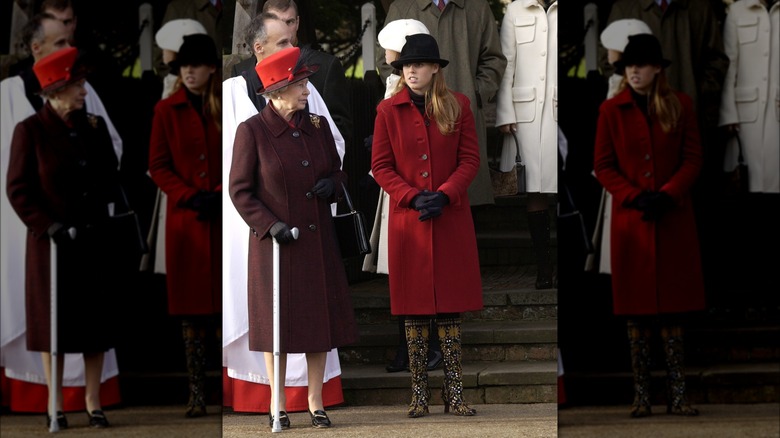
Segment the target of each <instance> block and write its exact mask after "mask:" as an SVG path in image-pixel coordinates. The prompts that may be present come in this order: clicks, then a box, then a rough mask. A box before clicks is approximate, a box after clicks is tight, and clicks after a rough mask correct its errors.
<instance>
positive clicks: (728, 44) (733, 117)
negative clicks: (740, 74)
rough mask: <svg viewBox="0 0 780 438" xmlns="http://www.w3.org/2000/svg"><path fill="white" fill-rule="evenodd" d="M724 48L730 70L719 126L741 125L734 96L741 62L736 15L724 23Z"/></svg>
mask: <svg viewBox="0 0 780 438" xmlns="http://www.w3.org/2000/svg"><path fill="white" fill-rule="evenodd" d="M723 47H724V50H725V52H726V56H728V57H729V68H728V70H727V72H726V79H725V80H724V81H723V92H722V93H721V99H720V114H719V116H718V119H719V120H718V126H725V125H734V124H737V123H739V115H738V113H737V103H736V97H735V94H734V91H735V88H736V86H737V63H738V62H739V41H738V39H737V21H736V18H735V17H734V14H727V15H726V19H725V22H724V23H723Z"/></svg>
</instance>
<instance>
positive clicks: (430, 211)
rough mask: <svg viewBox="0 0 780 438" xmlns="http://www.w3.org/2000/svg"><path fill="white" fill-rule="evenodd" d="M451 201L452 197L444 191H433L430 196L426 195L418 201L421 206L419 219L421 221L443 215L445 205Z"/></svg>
mask: <svg viewBox="0 0 780 438" xmlns="http://www.w3.org/2000/svg"><path fill="white" fill-rule="evenodd" d="M449 203H450V198H449V197H448V196H447V195H445V194H444V192H436V193H431V194H430V196H426V197H425V198H423V199H422V201H420V202H418V207H420V209H419V211H420V217H418V218H417V219H418V220H419V221H420V222H423V221H426V220H428V219H431V218H434V217H437V216H441V214H442V212H443V211H444V206H445V205H447V204H449Z"/></svg>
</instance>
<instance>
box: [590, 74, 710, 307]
mask: <svg viewBox="0 0 780 438" xmlns="http://www.w3.org/2000/svg"><path fill="white" fill-rule="evenodd" d="M677 97H678V98H679V100H680V102H681V103H682V108H683V111H682V116H681V120H680V122H679V124H678V127H677V128H676V129H674V130H672V131H671V132H670V133H668V134H666V133H664V132H663V131H662V130H661V126H660V124H659V123H658V122H657V120H656V119H655V118H653V120H652V122H651V125H650V126H648V123H647V122H646V119H645V116H644V114H643V113H642V111H641V110H640V109H639V107H638V106H637V105H636V103H635V102H634V100H633V98H632V96H631V92H630V90H629V89H626V90H623V91H622V92H621V93H620V94H618V95H617V96H615V97H613V98H612V99H608V100H606V101H604V102H603V103H602V104H601V108H600V114H599V119H598V127H597V131H596V144H595V153H594V154H595V156H594V161H595V163H594V169H595V172H596V177H597V178H598V180H599V182H600V183H601V184H602V185H603V186H604V187H605V188H606V190H607V191H609V192H610V193H611V194H612V196H613V202H612V229H611V230H610V232H611V237H610V242H611V247H610V248H611V251H612V257H611V259H612V294H613V300H614V303H613V304H614V312H615V314H618V315H623V314H629V315H641V314H659V313H671V312H685V311H694V310H702V309H704V283H703V278H702V272H701V259H700V254H699V240H698V237H697V232H696V224H695V221H694V212H693V206H692V205H691V186H692V185H693V183H694V181H696V178H697V177H698V175H699V172H700V170H701V166H702V157H701V144H700V143H699V130H698V127H697V122H696V115H695V113H694V110H693V103H692V101H691V99H690V97H688V96H687V95H686V94H683V93H677ZM643 191H663V192H665V193H667V194H669V195H670V196H671V197H672V199H673V200H674V207H673V209H672V210H671V211H669V212H667V213H666V214H664V215H663V216H662V217H661V219H660V220H659V221H658V222H652V221H651V222H648V221H643V220H642V219H641V216H642V212H641V211H639V210H636V209H633V208H628V207H626V204H627V203H628V202H630V201H632V200H633V199H634V198H635V197H636V196H637V195H639V194H640V193H642V192H643Z"/></svg>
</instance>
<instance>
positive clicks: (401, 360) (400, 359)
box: [385, 351, 409, 373]
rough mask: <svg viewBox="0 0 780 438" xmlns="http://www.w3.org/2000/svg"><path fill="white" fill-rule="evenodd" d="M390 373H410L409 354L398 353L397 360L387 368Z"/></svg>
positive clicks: (404, 352)
mask: <svg viewBox="0 0 780 438" xmlns="http://www.w3.org/2000/svg"><path fill="white" fill-rule="evenodd" d="M385 369H386V370H387V372H388V373H397V372H400V371H409V353H407V352H406V351H403V352H401V351H398V352H397V353H396V354H395V359H393V361H392V362H391V363H390V364H389V365H388V366H386V367H385Z"/></svg>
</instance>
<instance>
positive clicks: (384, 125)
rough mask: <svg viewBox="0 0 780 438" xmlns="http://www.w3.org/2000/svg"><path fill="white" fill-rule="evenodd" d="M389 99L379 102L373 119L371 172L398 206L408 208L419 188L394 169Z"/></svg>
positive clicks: (394, 158)
mask: <svg viewBox="0 0 780 438" xmlns="http://www.w3.org/2000/svg"><path fill="white" fill-rule="evenodd" d="M390 100H392V99H389V100H384V101H382V102H380V104H379V107H378V108H377V112H376V119H375V121H374V140H373V143H372V145H371V172H372V173H373V174H374V179H375V180H376V182H377V183H378V184H379V185H380V186H381V187H382V189H384V191H386V192H387V193H388V194H389V195H390V197H391V198H392V199H394V200H395V201H396V205H397V206H398V207H399V208H410V205H409V203H410V202H411V201H412V198H414V197H415V196H416V195H417V193H419V190H417V189H416V188H414V187H412V186H411V185H409V183H407V182H406V181H405V180H404V179H403V178H402V177H401V175H400V174H399V173H398V172H397V171H396V157H395V153H394V151H393V146H392V145H391V144H390V122H391V120H390V118H391V117H392V115H391V114H390V113H391V111H392V105H386V103H388V102H390Z"/></svg>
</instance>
